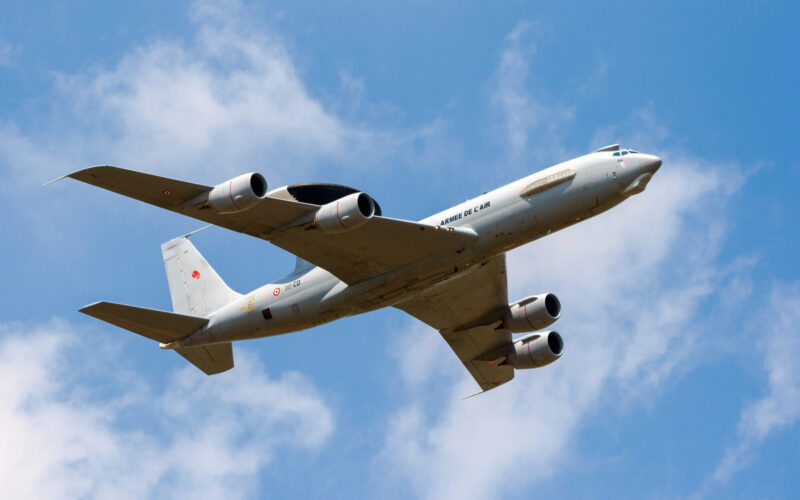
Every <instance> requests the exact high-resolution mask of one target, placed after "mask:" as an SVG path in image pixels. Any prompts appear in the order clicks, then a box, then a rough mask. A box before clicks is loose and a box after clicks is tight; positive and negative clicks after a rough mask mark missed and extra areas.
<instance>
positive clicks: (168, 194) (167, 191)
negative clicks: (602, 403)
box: [161, 189, 172, 198]
mask: <svg viewBox="0 0 800 500" xmlns="http://www.w3.org/2000/svg"><path fill="white" fill-rule="evenodd" d="M161 194H163V195H164V196H166V197H167V198H169V197H170V196H172V191H170V190H169V189H165V190H163V191H161Z"/></svg>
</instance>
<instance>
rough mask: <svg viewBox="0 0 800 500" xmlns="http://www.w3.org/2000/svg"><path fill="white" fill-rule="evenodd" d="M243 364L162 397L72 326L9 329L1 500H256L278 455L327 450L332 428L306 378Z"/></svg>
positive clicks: (188, 373)
mask: <svg viewBox="0 0 800 500" xmlns="http://www.w3.org/2000/svg"><path fill="white" fill-rule="evenodd" d="M155 354H158V353H155ZM236 354H237V360H236V361H237V367H236V369H235V370H232V371H230V372H227V373H225V374H221V375H217V376H214V377H207V376H205V375H204V374H202V373H200V372H199V371H198V370H197V369H196V368H194V367H192V366H188V365H187V367H186V368H185V369H182V370H179V371H178V372H176V373H173V374H171V375H169V376H168V377H167V378H166V379H165V380H164V381H163V382H164V383H163V386H160V387H157V388H153V387H149V386H148V385H147V384H143V383H142V382H141V381H138V380H137V379H136V378H133V377H131V376H129V375H126V374H125V372H124V369H123V368H124V367H120V366H118V365H114V364H113V363H114V361H113V360H114V359H118V357H116V356H113V357H108V360H104V359H103V356H102V353H101V352H98V351H97V349H96V345H92V346H91V347H89V346H87V345H86V344H85V343H81V342H79V340H78V336H77V335H76V334H75V333H73V332H72V330H71V327H70V326H69V325H67V324H65V323H63V322H57V321H54V322H51V323H48V324H45V325H36V326H33V327H30V326H24V325H19V324H17V325H0V426H2V428H3V432H2V434H1V435H0V457H1V458H0V496H2V497H4V498H84V497H92V498H126V497H127V498H142V497H159V498H170V497H172V498H187V497H191V498H241V497H248V496H251V495H252V494H253V493H254V491H255V490H256V488H257V486H258V481H259V479H258V477H259V474H260V473H262V472H263V469H264V468H265V467H267V466H268V465H269V464H270V463H271V462H272V460H273V458H274V456H275V454H276V453H278V452H286V451H289V450H291V449H300V450H308V451H312V452H313V451H314V450H317V449H319V448H320V447H321V446H323V445H324V444H325V442H326V440H327V438H328V437H329V436H330V434H331V433H332V431H333V427H334V422H333V416H332V415H331V412H330V410H329V409H328V407H327V406H326V404H325V402H324V401H323V400H322V399H321V398H320V396H319V395H318V394H317V392H316V390H315V389H314V387H313V386H312V385H311V384H310V383H309V382H308V381H307V380H306V379H305V378H304V377H303V376H301V375H299V374H296V373H287V374H284V375H283V376H282V377H281V378H279V379H273V378H270V377H269V376H268V375H267V374H266V373H265V372H264V370H263V368H262V367H261V366H260V365H259V363H258V361H257V360H256V358H255V357H253V356H251V355H249V354H248V353H247V352H246V351H245V352H237V353H236ZM121 374H122V375H121ZM109 394H110V395H111V396H110V398H109V397H108V395H109Z"/></svg>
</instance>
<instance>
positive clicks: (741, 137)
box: [0, 0, 800, 499]
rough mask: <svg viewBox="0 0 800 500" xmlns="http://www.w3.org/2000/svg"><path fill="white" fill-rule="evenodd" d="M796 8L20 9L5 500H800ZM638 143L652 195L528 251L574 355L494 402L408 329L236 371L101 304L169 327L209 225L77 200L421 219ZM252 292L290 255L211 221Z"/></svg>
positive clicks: (224, 267) (9, 193)
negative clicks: (230, 185) (182, 243)
mask: <svg viewBox="0 0 800 500" xmlns="http://www.w3.org/2000/svg"><path fill="white" fill-rule="evenodd" d="M798 16H800V8H798V6H797V4H796V3H793V2H771V1H761V2H683V1H676V2H662V3H657V4H655V5H643V4H642V2H632V1H631V2H624V1H623V2H615V1H612V2H603V3H598V2H570V3H565V2H555V3H554V2H513V1H509V2H503V3H486V2H450V1H442V2H420V1H412V2H407V3H400V2H359V1H346V2H335V3H334V2H331V3H320V2H310V1H305V0H300V1H297V0H296V1H292V2H281V1H276V2H269V3H262V2H258V3H249V2H237V1H222V2H206V1H194V2H188V1H187V2H161V1H159V2H155V1H143V2H136V3H125V4H113V5H112V4H108V3H103V2H96V1H88V0H87V1H77V2H69V3H66V2H38V1H33V2H15V1H12V2H3V3H2V4H0V180H2V182H0V197H2V199H3V201H4V204H5V206H6V211H5V216H3V217H2V218H0V221H1V222H0V236H1V237H0V262H1V263H0V271H2V275H3V277H4V280H3V282H4V286H3V290H4V292H3V294H2V297H3V300H2V301H0V429H2V430H1V431H0V496H2V497H3V498H32V499H36V498H115V499H118V498H186V497H189V496H191V497H193V498H223V497H224V498H234V499H238V498H242V499H246V498H287V497H295V498H354V497H355V498H408V497H412V498H437V499H441V498H459V499H461V498H497V497H503V498H526V499H527V498H551V497H554V496H557V497H561V498H598V497H613V498H635V499H642V498H648V499H667V498H677V499H713V498H726V499H727V498H747V499H752V498H793V497H794V496H795V495H796V492H797V491H798V489H800V475H798V474H797V470H798V466H799V465H800V425H798V420H800V328H798V324H800V265H798V259H797V256H798V255H800V236H798V235H799V234H800V230H799V228H798V224H797V222H796V215H797V214H798V213H800V201H799V200H800V198H798V196H797V195H796V190H797V186H798V185H800V162H799V161H798V160H797V156H796V155H795V154H794V152H793V149H794V146H795V145H796V144H798V143H800V135H799V134H798V129H797V125H796V117H797V114H798V110H800V92H798V90H797V89H798V88H800V58H798V57H797V54H798V52H800V36H799V35H798V33H797V30H796V26H795V25H796V23H795V20H796V19H797V18H798ZM610 143H620V144H622V145H623V146H624V147H630V148H634V149H637V150H639V151H643V152H648V153H652V154H657V155H659V156H661V157H662V159H663V166H662V167H661V169H660V170H659V172H658V174H657V175H656V176H655V177H654V179H653V181H652V182H651V183H650V184H649V185H648V187H647V190H646V191H645V192H644V193H643V194H641V195H638V196H636V197H634V198H631V199H630V200H628V201H626V202H625V203H624V204H622V205H620V206H618V207H616V208H614V209H613V210H611V211H610V212H607V213H605V214H602V215H600V216H598V217H595V218H593V219H591V220H588V221H584V222H582V223H580V224H578V225H575V226H572V227H570V228H568V229H566V230H564V231H561V232H559V233H556V234H553V235H550V236H548V237H546V238H543V239H541V240H538V241H535V242H533V243H530V244H528V245H526V246H524V247H521V248H519V249H517V250H514V251H512V252H510V254H509V255H508V266H509V267H508V269H509V271H508V275H509V295H510V297H511V298H512V299H516V298H521V297H524V296H527V295H532V294H538V293H543V292H554V293H556V294H557V295H558V296H559V298H560V300H561V302H562V305H563V313H562V317H561V319H560V320H559V321H558V323H556V324H555V325H554V327H555V328H556V329H557V330H558V331H559V332H560V333H561V335H562V336H563V338H564V340H565V344H566V345H565V354H564V356H563V357H562V358H561V359H560V360H559V361H558V362H557V363H554V364H552V365H549V366H547V367H544V368H541V369H536V370H525V371H518V372H517V373H516V378H515V379H514V380H513V381H512V382H511V383H508V384H506V385H504V386H502V387H500V388H498V389H496V390H493V391H491V392H489V393H486V394H483V395H481V396H479V397H475V398H471V399H468V400H462V399H461V398H462V397H463V396H466V395H468V394H471V393H473V392H475V391H476V390H477V386H476V384H475V382H474V381H473V380H472V379H471V378H470V377H469V375H468V373H467V372H466V371H465V370H464V369H463V367H462V365H461V364H460V363H459V362H458V360H457V358H456V357H455V356H454V355H453V354H452V352H451V351H450V350H449V348H448V347H447V345H446V344H445V342H444V341H443V340H442V339H441V337H440V336H439V335H438V333H437V332H435V331H434V330H433V329H432V328H429V327H428V326H426V325H424V324H422V323H420V322H418V321H417V320H415V319H413V318H411V317H410V316H407V315H405V313H403V312H401V311H399V310H395V309H386V310H381V311H376V312H372V313H369V314H367V315H362V316H357V317H353V318H347V319H343V320H339V321H337V322H334V323H331V324H327V325H324V326H321V327H318V328H315V329H312V330H308V331H304V332H301V333H296V334H292V335H283V336H279V337H275V338H269V339H260V340H254V341H246V342H242V343H237V344H235V345H234V351H235V358H236V367H235V369H233V370H231V371H229V372H226V373H224V374H220V375H216V376H213V377H207V376H205V375H204V374H202V373H201V372H200V371H199V370H197V369H196V368H194V367H193V366H191V365H189V364H188V363H187V362H186V361H185V360H184V359H183V358H181V357H180V356H177V355H176V354H175V353H172V352H168V351H161V350H159V349H158V347H157V346H156V345H155V344H154V343H153V342H152V341H150V340H148V339H145V338H141V337H138V336H136V335H134V334H131V333H129V332H126V331H123V330H120V329H117V328H115V327H112V326H110V325H107V324H104V323H102V322H99V321H97V320H94V319H92V318H89V317H86V316H83V315H81V314H80V313H78V312H77V310H78V309H79V308H81V307H82V306H84V305H86V304H89V303H92V302H95V301H98V300H109V301H114V302H121V303H127V304H133V305H138V306H142V307H150V308H155V309H164V310H169V309H170V298H169V291H168V288H167V283H166V279H165V275H164V270H163V262H162V260H161V254H160V244H161V243H163V242H164V241H167V240H169V239H171V238H173V237H175V236H178V235H181V234H186V233H188V232H190V231H193V230H195V229H197V228H199V227H201V226H202V224H201V223H199V222H198V221H194V220H191V219H188V218H185V217H181V216H179V215H176V214H173V213H168V212H165V211H161V210H159V209H157V208H155V207H151V206H147V205H144V204H141V203H138V202H136V201H133V200H129V199H126V198H124V197H121V196H118V195H115V194H113V193H109V192H105V191H103V190H99V189H96V188H93V187H91V186H88V185H84V184H81V183H78V182H74V181H71V180H65V181H60V182H58V183H56V184H53V185H49V186H47V187H43V186H42V184H43V183H45V182H47V181H49V180H51V179H53V178H56V177H59V176H61V175H64V174H66V173H69V172H72V171H75V170H78V169H81V168H85V167H88V166H93V165H102V164H111V165H117V166H120V167H123V168H129V169H134V170H141V171H146V172H149V173H154V174H160V175H168V176H174V177H177V178H180V179H184V180H187V181H191V182H197V183H204V184H209V185H213V184H217V183H219V182H222V181H224V180H226V179H229V178H231V177H233V176H235V175H238V174H240V173H244V172H250V171H258V172H261V173H262V174H263V175H264V176H265V177H266V179H267V181H268V182H269V185H270V186H271V187H278V186H281V185H285V184H294V183H304V182H334V183H339V184H345V185H349V186H354V187H356V188H358V189H360V190H363V191H365V192H367V193H369V194H370V195H371V196H373V197H374V198H375V199H376V200H377V201H378V202H379V203H380V204H381V206H382V208H383V212H384V214H385V215H388V216H391V217H398V218H404V219H412V220H416V219H421V218H423V217H425V216H427V215H430V214H432V213H436V212H438V211H440V210H443V209H445V208H447V207H448V206H451V205H455V204H457V203H459V202H462V201H464V200H465V199H467V198H470V197H472V196H475V195H477V194H479V193H481V192H485V191H488V190H490V189H493V188H496V187H499V186H501V185H503V184H506V183H508V182H510V181H513V180H515V179H517V178H520V177H523V176H526V175H529V174H531V173H533V172H536V171H538V170H541V169H543V168H546V167H548V166H550V165H553V164H556V163H558V162H561V161H564V160H567V159H570V158H573V157H576V156H580V155H582V154H586V153H588V152H590V151H592V150H594V149H596V148H599V147H601V146H604V145H606V144H610ZM192 239H193V242H194V244H195V245H196V246H197V248H198V249H199V250H200V251H201V252H202V253H203V255H204V256H205V257H206V258H207V259H208V260H209V262H210V263H211V264H212V265H213V266H214V267H215V269H216V270H217V272H218V273H219V274H220V275H221V276H222V277H223V278H224V279H225V280H226V282H227V283H228V284H229V285H230V286H231V287H233V288H234V289H236V290H238V291H240V292H247V291H249V290H252V289H254V288H256V287H258V286H260V285H262V284H264V283H267V282H269V281H270V280H273V279H276V278H279V277H281V276H284V275H285V274H286V273H287V272H288V271H289V270H291V268H292V266H293V260H294V258H293V256H291V255H289V254H288V253H286V252H284V251H282V250H279V249H277V248H274V247H272V246H270V245H269V244H268V243H265V242H264V241H261V240H256V239H255V238H251V237H249V236H246V235H242V234H238V233H233V232H230V231H227V230H224V229H220V228H211V229H208V230H205V231H203V232H201V233H198V234H196V235H195V236H193V237H192Z"/></svg>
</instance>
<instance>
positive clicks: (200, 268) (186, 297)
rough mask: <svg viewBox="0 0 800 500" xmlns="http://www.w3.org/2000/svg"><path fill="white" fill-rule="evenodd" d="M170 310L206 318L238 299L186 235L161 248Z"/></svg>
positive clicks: (236, 294)
mask: <svg viewBox="0 0 800 500" xmlns="http://www.w3.org/2000/svg"><path fill="white" fill-rule="evenodd" d="M161 253H162V255H163V256H164V267H166V270H167V280H168V281H169V293H170V296H171V297H172V309H173V311H175V312H176V313H180V314H189V315H192V316H201V317H203V316H208V315H209V314H210V313H212V312H213V311H216V310H217V309H219V308H220V307H222V306H225V305H227V304H229V303H231V302H233V301H234V300H236V299H237V298H239V297H241V295H239V294H238V293H236V292H234V291H233V290H231V289H230V288H229V287H228V285H226V284H225V282H224V281H222V278H220V277H219V275H218V274H217V273H216V271H214V269H213V268H212V267H211V266H210V265H209V264H208V262H206V259H204V258H203V256H202V255H200V252H198V251H197V248H195V246H194V245H192V243H191V242H190V241H189V239H188V238H186V237H185V236H181V237H179V238H175V239H172V240H169V241H168V242H166V243H164V244H163V245H161Z"/></svg>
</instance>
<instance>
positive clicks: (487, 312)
mask: <svg viewBox="0 0 800 500" xmlns="http://www.w3.org/2000/svg"><path fill="white" fill-rule="evenodd" d="M395 307H397V308H398V309H402V310H403V311H405V312H407V313H408V314H410V315H412V316H414V317H415V318H417V319H419V320H421V321H424V322H425V323H427V324H429V325H431V326H432V327H434V328H436V329H437V330H439V332H440V333H441V335H442V337H443V338H444V339H445V340H446V341H447V343H448V344H449V345H450V347H451V348H452V349H453V351H454V352H455V353H456V356H458V358H459V359H460V360H461V362H462V363H463V364H464V366H465V367H466V368H467V370H469V372H470V374H471V375H472V377H473V378H474V379H475V381H476V382H478V385H480V387H481V389H482V390H484V391H488V390H489V389H493V388H495V387H497V386H499V385H501V384H504V383H506V382H508V381H509V380H511V379H512V378H514V368H512V367H511V366H508V365H502V366H498V365H496V364H494V363H493V360H491V359H489V360H487V359H481V358H484V357H485V356H486V354H488V353H491V352H494V351H496V350H498V349H500V348H502V347H503V346H506V345H508V344H510V343H511V332H510V331H508V330H506V329H503V328H499V327H500V325H501V322H502V319H503V315H504V314H505V310H506V308H507V307H508V286H507V280H506V261H505V255H500V256H498V257H495V258H493V259H490V260H488V261H487V262H485V263H484V264H483V265H481V266H480V267H478V268H476V269H475V270H474V271H472V272H470V273H469V274H466V275H464V276H460V277H457V278H454V279H451V280H449V281H446V282H444V283H442V284H440V285H439V286H436V287H434V288H432V289H430V290H427V291H426V292H424V293H422V294H420V295H417V296H415V297H413V298H412V299H409V300H406V301H404V302H401V303H399V304H397V305H395Z"/></svg>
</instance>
